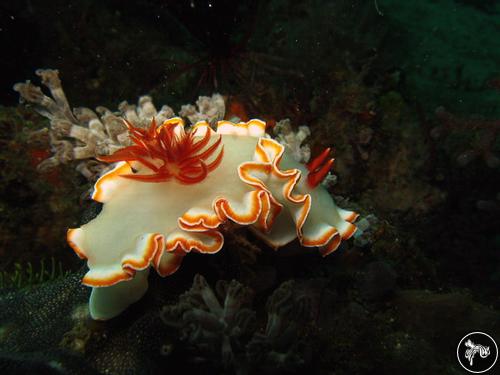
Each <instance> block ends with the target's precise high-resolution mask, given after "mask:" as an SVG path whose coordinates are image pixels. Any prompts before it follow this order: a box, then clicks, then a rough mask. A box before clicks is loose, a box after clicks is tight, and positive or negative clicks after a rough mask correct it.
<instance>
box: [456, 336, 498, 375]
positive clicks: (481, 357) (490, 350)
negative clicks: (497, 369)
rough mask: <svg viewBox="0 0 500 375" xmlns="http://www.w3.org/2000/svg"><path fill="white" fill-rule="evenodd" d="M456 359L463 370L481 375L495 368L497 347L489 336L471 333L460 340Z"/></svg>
mask: <svg viewBox="0 0 500 375" xmlns="http://www.w3.org/2000/svg"><path fill="white" fill-rule="evenodd" d="M457 358H458V362H459V363H460V365H461V366H462V367H463V368H464V369H465V370H467V371H469V372H471V373H473V374H482V373H484V372H486V371H488V370H490V369H492V368H493V366H495V363H496V362H497V359H498V347H497V344H496V342H495V340H493V338H492V337H491V336H490V335H488V334H486V333H483V332H472V333H469V334H468V335H466V336H465V337H463V338H462V340H460V343H459V344H458V347H457Z"/></svg>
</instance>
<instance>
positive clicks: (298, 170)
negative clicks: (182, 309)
mask: <svg viewBox="0 0 500 375" xmlns="http://www.w3.org/2000/svg"><path fill="white" fill-rule="evenodd" d="M126 125H127V127H128V128H129V132H130V138H131V140H132V141H133V143H134V144H133V145H132V146H129V147H126V148H123V149H121V150H118V151H117V152H115V153H114V154H113V155H111V156H105V157H102V158H100V160H102V161H106V162H118V164H117V165H116V167H115V168H114V169H113V170H112V171H110V172H108V173H107V174H105V175H103V176H102V177H101V178H100V179H99V180H98V181H97V182H96V184H95V188H94V192H93V195H92V198H93V199H94V200H96V201H98V202H101V203H103V204H104V205H103V208H102V211H101V213H100V214H99V215H98V216H97V217H96V218H95V219H93V220H92V221H90V222H89V223H87V224H85V225H83V226H81V227H80V228H77V229H69V230H68V242H69V244H70V246H71V247H72V248H73V249H74V250H75V252H76V253H77V254H78V256H80V257H81V258H83V259H87V264H88V267H89V271H88V272H87V274H86V275H85V276H84V278H83V284H85V285H88V286H90V287H92V288H93V289H92V294H91V297H90V313H91V316H92V317H93V318H94V319H110V318H112V317H114V316H116V315H118V314H120V313H121V312H122V311H123V310H125V309H126V308H127V306H128V305H130V304H131V303H133V302H135V301H137V300H138V299H140V298H141V297H142V296H143V295H144V293H145V292H146V289H147V286H148V281H147V277H148V272H149V268H150V266H152V267H154V268H155V269H156V271H157V272H158V273H159V274H160V275H161V276H167V275H170V274H172V273H174V272H175V271H176V270H177V269H178V268H179V266H180V264H181V262H182V259H183V257H184V256H185V255H186V254H187V253H189V252H190V251H197V252H200V253H208V254H212V253H216V252H217V251H219V250H220V249H221V248H222V245H223V242H224V238H223V236H222V234H221V233H220V231H219V230H218V227H219V226H220V225H221V224H222V223H224V222H225V221H227V220H231V221H233V222H235V223H238V224H241V225H249V226H250V227H251V228H252V229H253V230H254V231H255V232H256V233H257V234H258V235H259V236H260V237H261V238H262V239H263V240H264V241H266V242H267V243H269V244H270V245H271V246H272V247H274V248H277V247H279V246H283V245H285V244H287V243H289V242H290V241H292V240H293V239H295V238H296V237H297V238H298V239H299V241H300V243H301V244H302V245H303V246H306V247H319V249H320V252H321V254H323V255H327V254H329V253H331V252H332V251H334V250H335V249H337V247H338V246H339V243H340V241H341V240H342V239H347V238H349V237H351V236H352V235H353V234H354V232H355V230H356V227H355V226H354V225H353V224H352V222H353V221H354V220H355V219H356V218H357V216H358V215H357V214H356V213H354V212H352V211H347V210H343V209H341V208H338V207H337V206H336V205H335V204H334V202H333V200H332V198H331V196H330V195H329V194H328V192H327V191H326V189H325V188H323V187H322V186H321V184H320V182H321V180H322V179H323V178H324V177H325V175H326V174H327V173H328V171H329V170H330V168H331V166H332V163H333V159H328V154H329V150H328V149H327V150H325V151H324V152H323V153H322V154H321V155H320V156H318V157H317V158H316V159H314V160H313V161H312V162H310V163H309V164H308V165H307V166H306V165H302V164H300V163H298V162H296V161H295V160H294V159H293V158H292V157H291V156H290V155H289V154H288V153H287V150H286V148H285V147H284V146H283V145H281V144H279V143H278V142H276V141H274V140H272V139H271V138H269V137H268V136H266V134H265V123H264V122H262V121H260V120H250V121H249V122H247V123H238V124H234V123H231V122H228V121H219V123H218V124H217V131H216V132H215V131H213V130H212V129H211V128H210V126H209V124H208V123H207V122H198V123H196V124H195V125H194V126H192V127H191V128H190V129H188V130H187V131H186V130H185V129H184V122H183V120H182V119H181V118H172V119H170V120H167V121H165V122H164V123H163V124H162V125H161V126H158V127H157V126H156V123H155V121H154V120H153V121H152V123H151V126H150V128H149V129H141V128H136V127H134V126H132V125H131V124H130V123H126ZM327 159H328V160H327Z"/></svg>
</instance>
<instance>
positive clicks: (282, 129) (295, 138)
mask: <svg viewBox="0 0 500 375" xmlns="http://www.w3.org/2000/svg"><path fill="white" fill-rule="evenodd" d="M273 134H274V135H275V137H276V140H277V141H278V142H279V143H281V144H282V145H284V146H287V147H288V148H289V149H290V151H291V155H292V157H293V158H294V159H295V160H296V161H298V162H301V163H307V162H308V161H309V159H310V158H311V148H310V147H309V145H308V144H305V145H303V143H304V141H305V139H306V138H307V137H309V136H310V135H311V129H309V127H307V126H299V129H298V130H297V131H296V132H294V131H293V129H292V125H291V122H290V119H283V120H280V121H278V122H277V123H276V126H275V127H274V128H273Z"/></svg>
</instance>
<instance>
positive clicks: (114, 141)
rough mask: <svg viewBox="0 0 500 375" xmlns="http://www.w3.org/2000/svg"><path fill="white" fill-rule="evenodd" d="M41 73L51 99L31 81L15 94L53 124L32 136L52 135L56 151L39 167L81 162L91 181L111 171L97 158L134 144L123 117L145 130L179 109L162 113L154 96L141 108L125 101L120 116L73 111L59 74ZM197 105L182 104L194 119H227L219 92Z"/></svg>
mask: <svg viewBox="0 0 500 375" xmlns="http://www.w3.org/2000/svg"><path fill="white" fill-rule="evenodd" d="M36 74H37V75H38V76H40V78H41V80H42V84H43V85H44V86H46V87H47V88H48V89H49V91H50V94H51V97H49V96H46V95H45V94H44V93H43V92H42V89H41V88H40V87H38V86H36V85H34V84H32V83H31V82H30V81H27V82H26V83H17V84H16V85H14V90H16V91H17V92H19V94H20V97H21V101H23V102H26V103H29V104H31V105H32V106H33V107H34V109H35V110H36V111H37V112H38V113H40V114H41V115H42V116H45V117H47V118H48V119H49V120H50V129H43V130H42V131H39V132H37V133H34V134H33V137H40V136H46V135H47V134H48V136H49V139H50V145H51V147H52V152H53V153H54V155H53V156H52V157H50V158H48V159H46V160H44V161H43V162H42V163H40V164H39V166H38V168H39V169H40V170H41V171H46V170H49V169H51V168H53V167H54V166H57V165H59V164H65V163H68V162H71V161H78V162H79V163H78V165H77V167H76V168H77V170H78V171H80V172H81V173H82V174H83V175H84V176H85V177H86V178H87V179H89V180H91V181H95V180H96V179H97V177H98V176H99V175H100V174H102V173H103V172H104V171H105V170H108V169H109V168H108V166H107V165H106V164H105V163H102V162H100V161H98V160H96V157H97V156H102V155H111V154H113V153H114V152H115V151H117V150H119V149H121V148H123V147H127V146H130V145H131V144H132V142H131V140H130V138H129V132H128V129H127V126H126V125H125V124H124V122H123V119H125V120H127V121H128V122H129V123H130V124H131V125H132V126H134V127H137V128H140V129H145V128H147V127H149V125H150V124H151V120H152V119H155V121H156V123H159V124H162V123H163V122H164V121H165V120H167V119H169V118H171V117H173V116H174V111H173V110H172V108H170V107H169V106H167V105H164V106H162V107H161V109H160V110H159V111H158V110H157V109H156V107H155V105H154V104H153V101H152V98H151V97H150V96H142V97H140V98H139V101H138V104H137V106H135V105H131V104H129V103H127V102H126V101H123V102H121V103H120V104H119V106H118V111H117V112H113V111H111V110H109V109H108V108H105V107H97V108H96V111H95V112H94V111H93V110H91V109H89V108H84V107H82V108H75V109H73V110H71V108H70V105H69V103H68V100H67V98H66V95H65V93H64V90H63V88H62V86H61V80H60V79H59V72H58V71H57V70H53V69H39V70H37V72H36ZM197 105H198V108H199V109H198V110H197V109H196V108H195V107H194V106H192V105H187V106H183V109H182V110H181V113H184V115H185V116H186V117H188V118H189V119H190V120H192V121H194V120H195V119H196V120H197V119H201V118H203V119H206V120H208V121H211V122H214V121H217V120H220V119H222V118H223V117H224V111H225V108H224V100H223V98H222V96H220V95H218V94H214V95H213V96H212V98H207V97H200V99H199V100H198V101H197Z"/></svg>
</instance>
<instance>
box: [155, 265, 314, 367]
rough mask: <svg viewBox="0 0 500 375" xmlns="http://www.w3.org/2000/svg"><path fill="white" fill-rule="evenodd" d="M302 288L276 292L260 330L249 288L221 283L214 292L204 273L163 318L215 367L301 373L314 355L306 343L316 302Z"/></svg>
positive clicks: (188, 346)
mask: <svg viewBox="0 0 500 375" xmlns="http://www.w3.org/2000/svg"><path fill="white" fill-rule="evenodd" d="M297 289H300V288H297V286H296V283H295V282H294V281H287V282H284V283H283V284H281V286H280V287H279V288H277V289H276V290H275V291H274V292H273V293H272V295H271V296H270V297H269V298H268V300H267V304H266V311H267V322H266V324H265V328H264V330H263V331H262V332H261V331H260V330H256V328H257V322H256V312H255V311H254V310H252V301H253V293H252V291H251V290H250V289H249V288H247V287H245V286H243V285H242V284H240V283H239V282H237V281H236V280H232V281H231V282H226V281H218V282H217V283H216V286H215V292H214V290H213V289H212V288H211V287H210V286H209V285H208V284H207V282H206V280H205V278H204V277H203V276H201V275H196V276H195V278H194V281H193V286H192V287H191V289H190V290H189V291H187V292H186V293H184V294H182V295H181V296H180V297H179V301H178V302H177V303H176V304H174V305H167V306H165V307H164V308H163V309H162V312H161V318H162V320H163V322H164V323H165V324H166V325H167V326H168V327H170V328H172V329H174V331H175V332H177V334H178V335H179V337H180V341H181V342H182V345H183V346H184V347H185V349H186V350H190V351H191V352H192V353H193V355H195V357H194V358H198V360H201V359H202V360H204V361H210V362H211V364H212V365H214V366H216V367H217V366H218V365H219V363H220V364H222V365H223V367H224V368H226V369H229V368H233V370H234V371H235V372H236V373H238V374H253V373H255V372H256V371H259V372H260V373H262V372H265V373H275V372H276V371H280V372H282V371H289V370H292V369H294V370H297V369H298V368H301V367H302V366H304V365H306V364H307V363H308V361H309V360H310V354H311V353H310V352H309V351H308V348H307V346H306V345H305V344H304V343H305V341H304V339H305V332H306V331H305V329H304V327H305V325H304V324H305V323H306V322H307V321H308V320H309V318H310V314H311V301H310V299H311V298H310V297H309V296H307V295H306V294H301V293H299V292H297ZM301 326H302V328H301Z"/></svg>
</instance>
